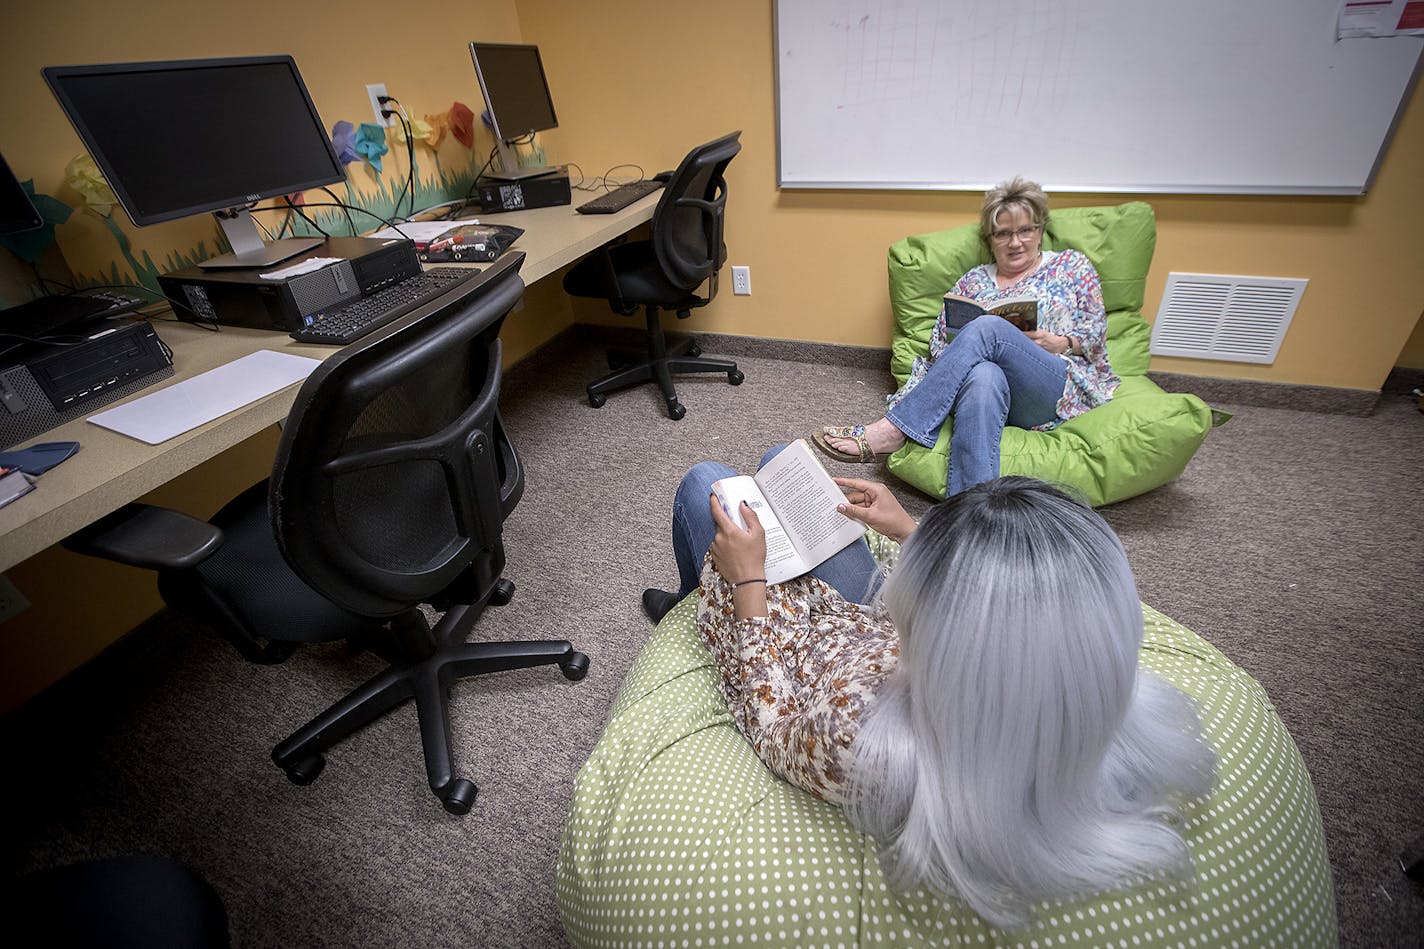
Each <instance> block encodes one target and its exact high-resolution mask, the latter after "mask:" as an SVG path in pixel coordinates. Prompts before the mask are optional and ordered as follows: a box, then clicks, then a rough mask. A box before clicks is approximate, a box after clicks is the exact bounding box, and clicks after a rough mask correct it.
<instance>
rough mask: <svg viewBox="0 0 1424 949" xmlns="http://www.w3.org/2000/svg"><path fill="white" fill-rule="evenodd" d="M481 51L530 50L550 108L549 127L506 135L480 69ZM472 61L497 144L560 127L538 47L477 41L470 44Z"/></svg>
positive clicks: (524, 44)
mask: <svg viewBox="0 0 1424 949" xmlns="http://www.w3.org/2000/svg"><path fill="white" fill-rule="evenodd" d="M481 49H503V50H509V49H518V50H528V51H529V52H532V53H533V54H534V62H535V64H536V65H537V66H538V67H539V81H540V83H541V87H542V88H543V90H544V101H545V102H546V103H547V104H548V106H549V119H550V122H549V124H548V125H545V126H541V127H540V128H532V129H519V130H518V131H515V132H513V134H508V133H506V132H505V131H504V129H502V128H501V127H500V123H499V109H497V108H496V107H495V103H493V102H491V101H490V94H489V87H488V86H486V85H485V74H484V71H483V70H482V69H481V68H480V57H479V50H481ZM470 60H471V61H472V62H473V63H474V65H475V78H476V80H478V82H479V84H480V94H481V95H482V96H484V100H485V107H486V108H487V109H488V110H489V117H490V123H491V124H492V125H493V126H494V135H495V140H496V141H497V142H515V141H518V140H519V139H521V138H523V137H524V136H525V135H529V134H532V133H534V132H547V131H548V130H549V129H553V128H558V127H559V113H558V112H557V111H555V109H554V95H553V93H552V92H551V91H550V90H549V75H548V73H547V72H546V71H545V70H544V57H543V55H541V54H540V52H539V47H538V46H536V45H534V44H533V43H482V42H480V41H478V40H476V41H474V42H472V43H470Z"/></svg>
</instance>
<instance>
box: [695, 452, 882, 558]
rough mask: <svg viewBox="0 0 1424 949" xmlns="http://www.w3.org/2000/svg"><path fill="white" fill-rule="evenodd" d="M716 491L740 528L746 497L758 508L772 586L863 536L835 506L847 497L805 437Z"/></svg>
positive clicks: (727, 480)
mask: <svg viewBox="0 0 1424 949" xmlns="http://www.w3.org/2000/svg"><path fill="white" fill-rule="evenodd" d="M712 490H713V492H714V493H715V494H716V495H717V497H718V499H719V500H720V501H721V502H722V508H723V510H725V511H727V513H729V514H731V515H732V519H733V520H734V521H736V522H737V526H739V527H746V523H745V522H744V521H743V520H742V513H741V502H742V501H744V500H745V501H746V502H747V504H748V505H749V506H750V507H751V509H752V510H753V511H755V512H756V516H757V520H759V521H761V525H762V527H763V529H765V531H766V582H767V583H769V584H770V583H782V582H783V581H786V580H790V579H791V578H792V577H799V576H800V575H801V574H803V573H806V572H807V571H808V570H811V569H812V568H813V567H816V566H818V565H819V564H820V563H821V562H823V561H824V560H826V559H827V558H829V557H830V556H831V555H832V554H835V553H837V552H839V551H840V550H842V549H844V548H845V547H848V546H850V545H851V544H853V543H855V541H856V540H858V539H859V538H861V537H863V536H864V535H865V525H864V524H861V523H860V522H859V521H855V520H852V519H850V518H848V517H846V516H845V515H844V514H842V513H840V512H839V511H837V510H836V505H837V504H839V503H840V502H841V501H842V500H844V498H845V495H844V494H843V493H842V492H841V489H840V487H839V486H838V485H837V484H836V483H835V481H833V480H831V476H830V475H829V474H827V473H826V469H825V468H824V467H823V466H822V465H821V462H820V459H818V458H817V457H816V456H815V455H814V454H813V453H812V452H811V448H810V446H809V445H807V444H806V440H805V439H804V438H798V439H797V440H796V441H794V442H792V443H791V444H790V445H788V446H786V448H784V449H783V450H782V451H781V452H780V453H779V454H778V455H777V456H776V457H775V458H773V459H771V461H768V462H767V463H766V464H765V465H763V466H762V469H761V470H760V471H758V472H757V473H756V475H755V476H754V477H748V476H747V475H737V476H735V477H731V478H723V479H722V480H721V481H717V482H715V483H714V484H713V485H712Z"/></svg>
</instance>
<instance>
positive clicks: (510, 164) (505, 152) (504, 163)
mask: <svg viewBox="0 0 1424 949" xmlns="http://www.w3.org/2000/svg"><path fill="white" fill-rule="evenodd" d="M498 141H499V164H500V167H502V168H504V169H505V170H504V171H487V172H485V174H484V177H486V178H493V179H494V180H496V181H519V180H520V179H522V178H538V177H541V176H543V175H552V174H553V173H554V172H556V171H558V170H559V169H558V168H557V167H555V166H553V165H535V166H534V167H532V168H521V167H520V165H519V154H518V153H517V152H516V151H515V150H514V148H513V146H511V145H510V144H509V143H508V142H506V141H505V140H504V139H499V140H498ZM510 169H513V170H510Z"/></svg>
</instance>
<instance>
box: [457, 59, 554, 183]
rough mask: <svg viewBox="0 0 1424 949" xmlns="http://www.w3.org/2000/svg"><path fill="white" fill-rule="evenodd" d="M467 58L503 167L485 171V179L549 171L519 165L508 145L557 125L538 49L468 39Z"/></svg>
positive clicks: (532, 174) (542, 173)
mask: <svg viewBox="0 0 1424 949" xmlns="http://www.w3.org/2000/svg"><path fill="white" fill-rule="evenodd" d="M470 58H471V59H472V60H474V63H475V76H476V77H478V78H479V81H480V92H482V93H484V97H485V105H486V106H487V107H488V108H489V117H490V122H491V123H492V124H493V125H494V141H495V145H496V147H497V148H498V149H499V161H500V164H501V165H502V166H503V170H502V171H497V172H491V173H490V177H492V178H504V179H516V178H532V177H534V176H536V175H547V174H550V173H551V172H553V171H554V169H553V168H551V167H549V166H547V165H541V166H538V167H529V168H521V167H519V158H518V156H517V155H516V154H515V151H514V148H513V147H512V143H514V142H517V141H518V140H520V139H522V138H525V137H526V136H528V135H530V134H532V133H534V132H542V131H544V130H546V129H551V128H556V127H558V124H559V120H558V118H556V117H555V115H554V100H553V98H552V97H551V96H550V95H549V81H548V79H547V78H546V77H545V76H544V61H543V60H542V59H540V58H539V47H537V46H525V45H521V44H517V43H471V44H470Z"/></svg>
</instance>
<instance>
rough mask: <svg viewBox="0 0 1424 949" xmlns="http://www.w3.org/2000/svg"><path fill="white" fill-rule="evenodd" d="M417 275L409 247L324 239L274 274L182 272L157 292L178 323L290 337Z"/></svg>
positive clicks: (398, 242)
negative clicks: (324, 314) (318, 264)
mask: <svg viewBox="0 0 1424 949" xmlns="http://www.w3.org/2000/svg"><path fill="white" fill-rule="evenodd" d="M325 257H336V258H339V260H338V262H337V263H334V264H330V265H328V266H325V267H322V268H320V269H319V270H312V271H310V272H308V273H299V274H293V275H291V276H285V277H276V278H274V276H273V275H275V274H280V273H282V272H283V271H286V270H288V269H289V268H292V267H294V266H296V265H297V264H300V263H301V262H302V261H303V260H311V259H312V258H325ZM418 273H420V258H419V257H418V256H417V255H416V252H415V244H414V242H412V241H408V240H403V239H399V238H393V239H379V238H371V237H329V238H327V239H326V240H325V241H323V242H322V243H321V244H320V245H318V246H317V247H315V248H313V249H312V250H309V251H307V252H305V253H303V254H300V255H298V256H297V257H294V258H292V259H291V260H284V261H282V262H281V263H279V264H277V265H276V266H274V267H268V268H265V269H260V270H259V269H255V268H254V269H242V270H204V269H203V268H201V267H187V268H185V269H183V270H175V271H174V272H172V273H167V274H160V275H159V277H158V284H159V286H160V287H162V288H163V293H164V294H165V295H166V296H167V297H168V301H169V303H171V304H172V306H173V312H174V313H176V314H178V318H179V319H180V320H184V321H186V322H190V323H218V324H220V325H224V326H249V327H252V328H254V329H264V330H275V331H277V332H280V333H290V332H291V331H292V330H294V329H298V328H299V327H301V326H303V325H304V323H305V320H304V317H306V316H307V315H309V314H312V313H316V312H318V311H320V310H323V309H326V308H329V307H333V306H336V305H337V304H340V303H346V302H347V301H349V300H355V299H358V298H360V297H365V296H370V295H371V294H373V293H376V292H377V291H379V290H384V289H385V288H386V287H388V286H390V285H391V284H393V283H397V282H399V281H401V280H404V279H406V278H407V277H413V276H415V275H416V274H418Z"/></svg>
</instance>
